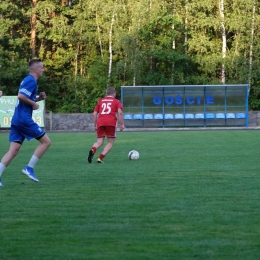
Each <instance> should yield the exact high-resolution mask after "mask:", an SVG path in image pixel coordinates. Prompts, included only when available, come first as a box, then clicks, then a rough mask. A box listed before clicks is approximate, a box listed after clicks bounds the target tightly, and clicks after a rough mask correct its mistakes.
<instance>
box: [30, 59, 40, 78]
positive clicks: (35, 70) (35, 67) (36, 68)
mask: <svg viewBox="0 0 260 260" xmlns="http://www.w3.org/2000/svg"><path fill="white" fill-rule="evenodd" d="M28 67H29V71H30V74H32V75H33V76H34V77H35V78H36V79H38V78H39V77H41V76H42V73H43V71H44V68H43V64H42V61H41V60H40V59H32V60H30V61H29V63H28Z"/></svg>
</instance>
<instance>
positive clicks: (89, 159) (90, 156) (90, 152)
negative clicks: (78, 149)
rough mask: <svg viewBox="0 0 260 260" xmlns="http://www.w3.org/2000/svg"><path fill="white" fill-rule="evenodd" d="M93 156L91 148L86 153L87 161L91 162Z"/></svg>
mask: <svg viewBox="0 0 260 260" xmlns="http://www.w3.org/2000/svg"><path fill="white" fill-rule="evenodd" d="M93 156H94V152H93V150H92V149H91V150H90V151H89V153H88V162H89V163H92V160H93Z"/></svg>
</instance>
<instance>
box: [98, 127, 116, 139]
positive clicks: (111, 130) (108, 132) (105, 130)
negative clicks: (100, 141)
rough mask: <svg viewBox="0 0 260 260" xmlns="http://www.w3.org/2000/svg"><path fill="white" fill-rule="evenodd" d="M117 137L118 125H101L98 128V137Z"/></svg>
mask: <svg viewBox="0 0 260 260" xmlns="http://www.w3.org/2000/svg"><path fill="white" fill-rule="evenodd" d="M105 136H107V137H108V138H116V127H115V126H100V127H98V129H97V138H101V137H105Z"/></svg>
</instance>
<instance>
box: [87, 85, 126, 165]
mask: <svg viewBox="0 0 260 260" xmlns="http://www.w3.org/2000/svg"><path fill="white" fill-rule="evenodd" d="M117 120H118V121H119V127H120V131H123V130H124V128H125V126H124V116H123V106H122V104H121V102H120V101H119V100H118V99H116V90H115V89H114V88H113V87H109V88H107V91H106V96H105V97H103V98H101V99H100V100H99V101H98V103H97V105H96V107H95V109H94V113H93V121H94V127H95V130H96V133H97V141H96V142H95V143H94V144H93V146H92V148H91V150H90V151H89V155H88V162H89V163H92V160H93V156H94V154H95V153H96V151H97V149H98V148H99V147H101V146H102V145H103V143H104V139H105V137H107V144H106V146H105V147H104V149H103V151H102V152H101V154H100V155H99V157H98V159H97V162H98V163H103V159H104V157H105V156H106V154H107V153H108V152H109V151H110V150H111V148H112V146H113V144H114V142H115V138H116V127H117Z"/></svg>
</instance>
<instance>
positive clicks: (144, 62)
mask: <svg viewBox="0 0 260 260" xmlns="http://www.w3.org/2000/svg"><path fill="white" fill-rule="evenodd" d="M0 3H1V5H0V65H1V68H0V72H1V76H0V87H1V89H3V90H4V91H5V94H7V95H11V94H14V93H16V92H17V88H18V86H19V84H20V81H21V80H22V77H23V76H25V75H26V73H28V71H27V68H26V67H27V62H28V61H29V59H30V58H31V57H32V42H31V41H32V39H31V36H32V35H31V32H32V27H31V19H32V15H33V12H35V14H36V50H35V51H36V56H37V57H39V58H41V59H42V60H43V61H44V66H45V78H44V79H42V80H41V81H39V88H40V89H42V90H45V91H46V92H47V93H48V101H47V109H48V110H51V111H55V112H64V113H67V112H75V113H76V112H91V111H93V108H94V105H95V102H96V100H97V99H98V98H100V95H103V93H104V89H105V88H106V87H107V86H108V85H113V86H115V87H116V88H117V89H118V93H119V92H120V86H121V85H160V84H163V85H164V84H167V85H179V84H184V85H187V84H220V82H221V69H222V68H223V65H224V67H225V76H226V77H225V79H226V81H225V82H226V83H227V84H228V83H237V84H239V83H241V84H242V83H243V84H245V83H249V82H250V87H251V91H250V108H251V109H260V104H259V102H258V99H259V95H258V88H259V87H258V85H259V79H260V74H259V73H258V70H259V69H258V68H259V64H260V44H259V42H258V41H257V39H258V38H259V36H260V30H259V27H260V11H259V10H260V9H259V8H258V7H259V6H258V3H256V6H255V7H256V8H255V10H256V11H255V13H253V10H254V9H253V7H254V6H253V5H254V1H249V0H245V1H242V0H234V1H230V0H224V19H222V18H221V17H220V10H219V3H218V2H214V1H207V0H203V1H195V0H192V1H177V2H176V1H175V2H172V1H157V2H156V1H145V0H141V1H125V0H117V1H116V2H114V1H112V0H109V1H101V0H95V1H94V0H90V1H81V0H72V5H71V6H62V5H61V1H60V0H53V1H51V0H47V1H43V0H37V2H36V8H35V9H32V4H31V1H11V0H5V1H0ZM112 17H114V21H113V23H112ZM222 22H224V26H225V30H226V35H225V36H226V40H227V50H226V54H225V58H223V53H222V43H223V38H222V31H221V25H222ZM252 32H253V35H252ZM110 36H111V38H110ZM110 39H111V40H110ZM252 40H253V41H252ZM251 60H252V63H251V67H250V62H251ZM110 62H112V72H111V75H108V68H109V64H110Z"/></svg>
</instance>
